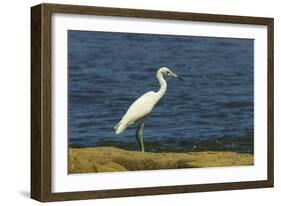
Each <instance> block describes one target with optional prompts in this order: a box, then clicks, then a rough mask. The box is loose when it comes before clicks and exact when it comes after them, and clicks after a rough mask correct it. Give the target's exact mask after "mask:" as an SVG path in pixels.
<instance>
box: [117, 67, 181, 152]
mask: <svg viewBox="0 0 281 206" xmlns="http://www.w3.org/2000/svg"><path fill="white" fill-rule="evenodd" d="M156 76H157V79H158V81H159V84H160V89H159V91H158V92H154V91H150V92H147V93H145V94H144V95H142V96H141V97H139V98H138V99H137V100H136V101H135V102H134V103H133V104H132V105H131V106H130V107H129V109H128V110H127V112H126V114H125V115H124V116H123V117H122V119H121V121H120V122H119V123H118V124H117V125H116V126H115V127H114V129H115V133H116V134H120V133H122V132H123V131H124V130H125V129H126V128H127V127H128V126H129V125H132V124H134V123H137V124H138V126H137V130H136V139H137V142H138V144H139V146H140V149H141V151H142V152H144V144H143V127H144V120H145V118H146V117H147V116H148V115H149V114H150V113H151V111H152V110H153V108H154V106H155V105H156V104H157V102H158V101H159V100H160V99H161V97H163V96H164V94H165V92H166V89H167V83H166V81H165V79H164V77H165V76H171V77H175V78H178V79H181V80H183V79H182V78H181V77H179V76H178V75H176V74H175V73H173V72H172V71H171V70H170V69H168V68H167V67H161V68H160V69H158V71H157V75H156ZM138 134H140V139H139V137H138Z"/></svg>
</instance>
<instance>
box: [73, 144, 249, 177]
mask: <svg viewBox="0 0 281 206" xmlns="http://www.w3.org/2000/svg"><path fill="white" fill-rule="evenodd" d="M68 160H69V164H68V165H69V168H68V169H69V173H88V172H114V171H134V170H155V169H178V168H199V167H220V166H239V165H253V163H254V158H253V155H252V154H239V153H235V152H212V151H210V152H189V153H152V152H145V153H142V152H137V151H127V150H123V149H118V148H115V147H93V148H70V149H69V158H68Z"/></svg>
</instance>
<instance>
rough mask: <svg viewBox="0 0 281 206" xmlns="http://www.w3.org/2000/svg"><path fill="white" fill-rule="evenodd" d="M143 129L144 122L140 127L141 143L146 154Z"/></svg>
mask: <svg viewBox="0 0 281 206" xmlns="http://www.w3.org/2000/svg"><path fill="white" fill-rule="evenodd" d="M143 127H144V122H143V123H142V124H141V126H140V142H141V151H142V152H144V145H143Z"/></svg>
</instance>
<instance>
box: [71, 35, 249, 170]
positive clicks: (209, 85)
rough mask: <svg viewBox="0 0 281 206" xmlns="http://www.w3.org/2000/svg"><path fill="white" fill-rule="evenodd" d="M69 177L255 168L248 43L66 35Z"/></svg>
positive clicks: (172, 37) (171, 37)
mask: <svg viewBox="0 0 281 206" xmlns="http://www.w3.org/2000/svg"><path fill="white" fill-rule="evenodd" d="M67 38H68V40H67V42H68V60H67V61H68V74H67V75H68V172H69V173H71V174H73V173H95V172H121V171H139V170H159V169H181V168H205V167H226V166H245V165H253V164H254V124H253V122H254V120H253V117H254V91H253V86H254V82H253V81H254V57H253V54H254V40H253V39H243V38H222V37H200V36H180V35H161V34H139V33H118V32H100V31H79V30H68V32H67Z"/></svg>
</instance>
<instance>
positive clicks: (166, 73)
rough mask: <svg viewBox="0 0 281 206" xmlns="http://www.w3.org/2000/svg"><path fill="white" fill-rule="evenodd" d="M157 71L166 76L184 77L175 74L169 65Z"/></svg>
mask: <svg viewBox="0 0 281 206" xmlns="http://www.w3.org/2000/svg"><path fill="white" fill-rule="evenodd" d="M157 73H161V74H162V75H163V76H164V77H165V76H168V77H175V78H177V79H180V80H183V78H182V77H179V76H178V75H177V74H175V73H174V72H172V71H171V70H170V69H169V68H167V67H161V68H160V69H159V70H158V72H157Z"/></svg>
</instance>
